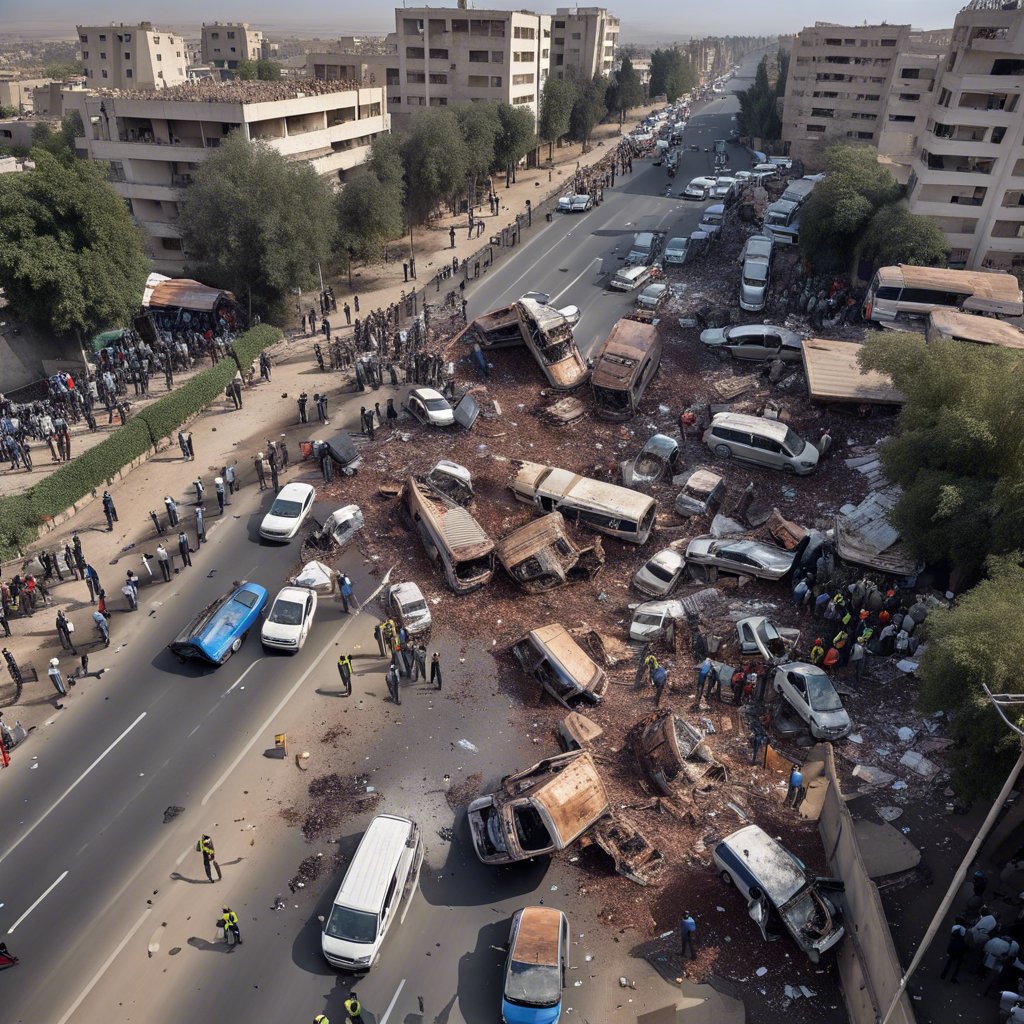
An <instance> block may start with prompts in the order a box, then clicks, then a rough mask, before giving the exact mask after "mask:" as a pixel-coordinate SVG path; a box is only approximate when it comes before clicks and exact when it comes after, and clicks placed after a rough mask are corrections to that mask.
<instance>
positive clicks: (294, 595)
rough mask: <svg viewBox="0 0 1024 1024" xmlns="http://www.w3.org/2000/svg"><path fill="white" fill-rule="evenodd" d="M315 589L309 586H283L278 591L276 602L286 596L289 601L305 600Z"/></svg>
mask: <svg viewBox="0 0 1024 1024" xmlns="http://www.w3.org/2000/svg"><path fill="white" fill-rule="evenodd" d="M312 592H313V591H312V590H311V589H310V588H309V587H282V588H281V589H280V590H279V591H278V592H277V597H275V598H274V602H275V603H276V602H278V601H280V600H281V599H282V598H284V599H285V600H287V601H299V602H302V601H305V600H306V598H307V597H309V595H310V594H311V593H312Z"/></svg>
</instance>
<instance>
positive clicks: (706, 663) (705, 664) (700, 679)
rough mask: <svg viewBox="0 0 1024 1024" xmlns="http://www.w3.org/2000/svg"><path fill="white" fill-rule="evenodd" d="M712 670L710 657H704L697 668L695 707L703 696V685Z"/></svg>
mask: <svg viewBox="0 0 1024 1024" xmlns="http://www.w3.org/2000/svg"><path fill="white" fill-rule="evenodd" d="M713 671H714V667H713V666H712V664H711V659H710V658H705V659H704V660H703V661H702V662H701V664H700V667H699V668H698V669H697V707H698V708H699V707H700V702H701V699H702V698H703V696H704V687H705V686H707V684H708V677H709V676H710V675H711V673H712V672H713Z"/></svg>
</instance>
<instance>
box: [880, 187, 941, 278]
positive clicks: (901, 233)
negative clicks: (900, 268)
mask: <svg viewBox="0 0 1024 1024" xmlns="http://www.w3.org/2000/svg"><path fill="white" fill-rule="evenodd" d="M860 251H861V255H862V256H863V257H864V258H865V259H867V260H869V261H870V263H871V265H872V266H874V267H891V266H895V265H896V264H897V263H912V264H914V265H915V266H918V267H944V266H945V265H946V257H947V254H948V253H949V243H948V242H947V241H946V236H945V235H944V234H943V233H942V231H941V230H940V229H939V228H938V226H937V225H936V224H935V222H934V221H933V220H930V219H929V218H928V217H918V216H917V215H916V214H913V213H911V212H910V210H909V208H908V207H907V204H906V202H902V201H901V202H898V203H889V204H888V205H887V206H883V207H880V208H879V209H878V210H877V211H876V213H875V215H874V216H873V217H872V218H871V221H870V223H869V224H868V227H867V230H866V231H865V232H864V238H863V241H862V243H861V248H860Z"/></svg>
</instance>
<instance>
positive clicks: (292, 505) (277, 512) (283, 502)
mask: <svg viewBox="0 0 1024 1024" xmlns="http://www.w3.org/2000/svg"><path fill="white" fill-rule="evenodd" d="M301 512H302V502H300V501H289V500H288V499H287V498H278V499H277V501H275V502H274V504H273V505H271V506H270V512H269V513H268V515H272V516H280V517H281V518H282V519H295V518H296V516H298V515H299V514H300V513H301Z"/></svg>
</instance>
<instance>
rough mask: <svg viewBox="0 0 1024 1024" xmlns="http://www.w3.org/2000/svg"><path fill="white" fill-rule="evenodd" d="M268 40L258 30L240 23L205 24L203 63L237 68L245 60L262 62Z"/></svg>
mask: <svg viewBox="0 0 1024 1024" xmlns="http://www.w3.org/2000/svg"><path fill="white" fill-rule="evenodd" d="M265 42H266V40H265V39H264V37H263V32H262V31H261V30H260V29H258V28H250V27H249V24H248V22H245V21H238V22H230V23H227V24H221V22H219V21H215V22H214V23H213V24H212V25H207V24H206V23H205V22H204V23H203V42H202V61H203V63H204V64H212V65H213V66H214V67H217V68H230V69H232V70H233V69H234V68H237V67H238V65H239V64H240V63H241V62H242V61H243V60H260V59H261V58H262V57H263V56H264V45H265Z"/></svg>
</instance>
